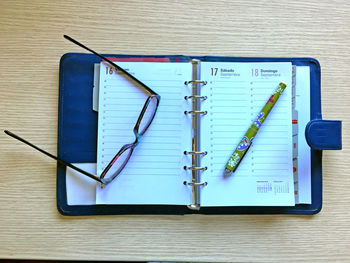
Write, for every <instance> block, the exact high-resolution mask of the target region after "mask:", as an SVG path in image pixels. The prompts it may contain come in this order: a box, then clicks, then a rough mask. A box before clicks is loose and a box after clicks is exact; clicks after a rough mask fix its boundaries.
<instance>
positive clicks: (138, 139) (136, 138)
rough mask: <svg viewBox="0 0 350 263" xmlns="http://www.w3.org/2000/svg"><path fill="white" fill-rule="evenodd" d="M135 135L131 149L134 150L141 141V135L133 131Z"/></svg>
mask: <svg viewBox="0 0 350 263" xmlns="http://www.w3.org/2000/svg"><path fill="white" fill-rule="evenodd" d="M134 133H135V142H134V143H133V148H135V147H136V146H137V145H138V144H139V143H140V141H141V138H142V134H140V133H138V132H136V131H134Z"/></svg>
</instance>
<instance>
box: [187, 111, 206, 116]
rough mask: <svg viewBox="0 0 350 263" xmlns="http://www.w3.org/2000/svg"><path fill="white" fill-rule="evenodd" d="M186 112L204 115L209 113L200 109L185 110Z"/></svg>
mask: <svg viewBox="0 0 350 263" xmlns="http://www.w3.org/2000/svg"><path fill="white" fill-rule="evenodd" d="M184 113H185V114H203V115H207V113H208V112H207V111H199V110H191V111H187V110H185V111H184Z"/></svg>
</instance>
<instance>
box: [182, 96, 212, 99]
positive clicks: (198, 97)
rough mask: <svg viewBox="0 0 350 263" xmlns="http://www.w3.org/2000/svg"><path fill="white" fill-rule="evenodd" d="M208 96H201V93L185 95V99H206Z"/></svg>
mask: <svg viewBox="0 0 350 263" xmlns="http://www.w3.org/2000/svg"><path fill="white" fill-rule="evenodd" d="M207 98H208V97H207V96H201V95H191V96H185V100H188V99H202V100H206V99H207Z"/></svg>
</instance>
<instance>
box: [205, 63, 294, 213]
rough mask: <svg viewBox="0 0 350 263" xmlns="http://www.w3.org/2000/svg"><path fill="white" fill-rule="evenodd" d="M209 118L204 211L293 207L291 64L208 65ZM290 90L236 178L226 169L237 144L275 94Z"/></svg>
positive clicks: (280, 100)
mask: <svg viewBox="0 0 350 263" xmlns="http://www.w3.org/2000/svg"><path fill="white" fill-rule="evenodd" d="M201 65H202V72H201V74H202V79H203V80H207V81H208V85H207V86H206V87H205V89H206V90H205V92H204V91H203V92H202V94H203V95H207V96H208V101H207V102H206V104H205V107H206V109H207V110H208V115H206V116H205V117H204V118H203V121H202V139H203V140H202V150H204V151H205V150H207V151H208V155H207V156H205V157H203V161H202V164H203V165H205V166H207V167H208V170H207V171H205V172H204V173H203V175H202V181H207V182H208V185H207V186H205V187H203V188H202V192H201V204H202V205H203V206H293V205H294V204H295V200H294V182H293V170H292V168H293V165H292V110H291V108H292V107H291V87H292V85H291V81H292V66H291V63H215V62H214V63H211V62H208V63H202V64H201ZM281 81H283V82H285V83H286V84H287V88H286V89H285V90H284V92H283V93H282V95H281V97H280V98H279V100H278V101H277V103H276V104H275V106H274V108H273V109H272V111H271V113H270V114H269V116H268V117H267V119H266V120H265V122H264V123H263V125H262V126H261V128H260V129H259V132H258V133H257V135H256V136H255V138H254V142H253V144H252V146H251V148H250V149H249V151H248V152H247V154H246V155H245V157H244V158H243V160H242V162H241V164H240V165H239V167H238V168H237V170H236V171H235V173H233V174H232V175H231V176H230V177H226V178H224V167H225V165H226V162H227V161H228V159H229V157H230V156H231V154H232V153H233V151H234V150H235V148H236V146H237V144H238V143H239V142H240V140H241V138H242V137H243V136H244V134H245V133H246V131H247V130H248V128H249V127H250V125H251V124H252V122H253V121H254V120H255V119H256V116H257V115H258V113H259V112H260V110H261V109H262V108H263V106H264V105H265V103H266V101H267V100H268V99H269V97H270V95H271V94H272V93H273V92H274V91H275V89H276V88H277V86H278V84H279V82H281Z"/></svg>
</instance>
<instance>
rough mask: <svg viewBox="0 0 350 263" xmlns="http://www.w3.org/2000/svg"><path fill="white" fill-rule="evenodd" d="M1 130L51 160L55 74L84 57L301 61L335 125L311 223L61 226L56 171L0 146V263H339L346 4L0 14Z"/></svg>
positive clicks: (35, 6) (347, 92) (68, 8)
mask: <svg viewBox="0 0 350 263" xmlns="http://www.w3.org/2000/svg"><path fill="white" fill-rule="evenodd" d="M0 33H1V34H0V54H1V58H0V91H1V93H0V126H1V129H2V130H4V129H9V130H12V131H14V132H16V133H18V134H19V135H22V136H23V137H25V138H27V139H28V140H30V141H32V142H34V143H36V144H38V145H40V146H42V147H43V148H45V149H47V150H48V151H49V152H52V153H55V152H56V147H57V145H56V140H57V110H58V109H57V106H58V66H59V59H60V57H61V56H62V55H63V54H64V53H66V52H84V51H83V50H82V49H80V48H79V47H77V46H75V45H73V44H72V43H70V42H68V41H67V40H65V39H63V37H62V36H63V34H68V35H70V36H72V37H75V38H76V39H78V40H81V41H82V42H84V43H88V44H89V46H90V47H91V48H94V49H96V50H98V51H100V52H101V53H121V54H184V55H218V56H277V57H278V56H285V57H290V56H297V57H302V56H310V57H315V58H317V59H318V60H319V61H320V63H321V66H322V110H323V117H324V119H342V120H343V150H342V151H325V152H324V158H323V183H324V201H323V210H322V211H321V213H320V214H318V215H315V216H279V215H271V216H270V215H265V216H257V215H242V216H203V215H193V216H91V217H73V218H72V217H64V216H61V215H60V214H59V213H58V211H57V209H56V164H55V162H53V161H51V160H49V159H48V158H47V157H45V156H42V155H41V154H40V153H37V152H34V151H33V150H32V149H30V148H29V147H26V146H24V145H22V144H20V143H19V142H16V141H14V140H13V139H11V138H9V137H8V136H6V135H5V134H2V135H1V136H0V258H20V259H23V258H25V259H66V260H67V259H73V260H88V259H89V260H163V261H216V262H218V261H227V262H233V261H239V262H241V261H242V262H243V261H244V262H245V261H249V262H251V261H257V262H262V261H264V262H266V261H272V262H281V261H286V260H298V261H318V262H319V261H331V260H332V261H333V260H338V261H347V262H348V261H350V194H349V191H350V172H349V171H350V158H349V157H350V155H349V146H350V145H349V139H350V138H349V129H350V126H349V120H350V103H349V101H350V66H349V65H350V4H349V2H348V1H345V0H344V1H341V0H340V1H319V0H315V1H310V2H307V3H305V1H297V2H294V3H293V2H292V1H243V0H241V1H239V0H237V1H224V0H221V1H184V2H183V3H181V2H178V1H151V0H143V1H103V2H102V1H101V2H99V1H90V0H88V1H72V2H65V1H7V0H2V1H1V2H0Z"/></svg>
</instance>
